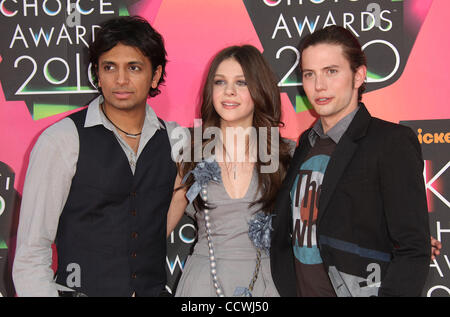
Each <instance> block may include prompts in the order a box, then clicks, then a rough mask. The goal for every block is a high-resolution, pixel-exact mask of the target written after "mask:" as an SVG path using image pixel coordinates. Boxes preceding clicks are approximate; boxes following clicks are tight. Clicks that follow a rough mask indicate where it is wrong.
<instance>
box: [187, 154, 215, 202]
mask: <svg viewBox="0 0 450 317" xmlns="http://www.w3.org/2000/svg"><path fill="white" fill-rule="evenodd" d="M191 173H192V175H193V176H194V180H195V181H194V183H193V184H192V186H191V187H190V188H189V190H188V191H187V193H186V198H187V199H188V200H189V202H190V203H192V201H193V200H194V199H195V197H197V195H198V194H199V193H200V191H201V190H202V187H204V186H206V185H207V184H208V183H209V182H210V181H213V182H216V183H220V182H221V181H222V175H221V171H220V166H219V164H217V162H216V161H215V160H214V158H213V157H210V158H207V159H204V160H203V161H201V162H200V163H198V164H197V166H195V168H194V169H193V170H192V171H190V172H189V173H187V174H186V175H185V176H184V178H183V184H184V183H185V182H186V180H187V178H188V177H189V175H190V174H191Z"/></svg>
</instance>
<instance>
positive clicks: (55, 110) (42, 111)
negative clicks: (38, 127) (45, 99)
mask: <svg viewBox="0 0 450 317" xmlns="http://www.w3.org/2000/svg"><path fill="white" fill-rule="evenodd" d="M78 108H79V107H78V106H70V105H48V104H39V103H35V104H34V105H33V120H39V119H43V118H48V117H51V116H54V115H57V114H60V113H64V112H67V111H70V110H74V109H78Z"/></svg>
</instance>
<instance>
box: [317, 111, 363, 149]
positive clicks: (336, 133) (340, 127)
mask: <svg viewBox="0 0 450 317" xmlns="http://www.w3.org/2000/svg"><path fill="white" fill-rule="evenodd" d="M358 110H359V107H357V108H356V109H355V110H353V111H352V112H350V113H349V114H348V115H346V116H345V117H344V118H342V119H341V120H339V121H338V123H336V124H335V125H334V127H332V128H331V129H330V130H329V131H328V132H327V133H326V134H325V133H324V132H323V127H322V121H321V120H320V119H319V120H317V121H316V123H315V124H314V125H313V127H312V129H311V131H310V132H309V135H308V139H309V143H310V144H311V146H314V144H315V143H316V139H317V138H318V137H319V138H322V139H324V138H330V139H331V140H333V142H334V143H336V144H338V143H339V140H340V139H341V138H342V136H343V135H344V133H345V131H347V129H348V127H349V125H350V123H351V122H352V121H353V118H354V117H355V115H356V113H357V112H358Z"/></svg>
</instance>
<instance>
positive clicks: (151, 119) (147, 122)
mask: <svg viewBox="0 0 450 317" xmlns="http://www.w3.org/2000/svg"><path fill="white" fill-rule="evenodd" d="M103 101H104V99H103V96H102V95H100V96H98V97H97V98H95V99H94V100H92V101H91V103H90V104H89V107H88V110H87V114H86V120H85V121H84V127H85V128H88V127H93V126H96V125H103V126H104V127H105V128H106V129H108V130H111V131H113V132H114V134H115V135H116V137H118V138H119V140H121V141H123V143H125V144H126V145H127V146H128V144H127V143H126V142H125V141H124V140H123V139H122V137H121V136H120V134H119V133H118V132H117V130H116V128H115V127H114V126H113V125H112V124H111V122H109V120H108V119H106V117H105V114H104V113H103V111H102V110H101V107H100V105H101V104H102V103H103ZM159 129H165V128H164V125H162V123H161V122H160V121H159V120H158V117H157V116H156V113H155V111H154V110H153V109H152V108H151V107H150V106H149V105H147V107H145V119H144V125H143V126H142V134H141V139H140V141H139V149H138V153H137V156H139V154H140V152H141V151H142V149H143V148H144V146H145V144H147V142H148V141H149V140H150V139H151V138H152V136H153V135H154V134H155V132H156V131H157V130H159ZM130 150H131V148H130Z"/></svg>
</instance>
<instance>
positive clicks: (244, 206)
mask: <svg viewBox="0 0 450 317" xmlns="http://www.w3.org/2000/svg"><path fill="white" fill-rule="evenodd" d="M257 187H258V175H257V173H256V168H255V169H254V170H253V176H252V179H251V182H250V185H249V187H248V190H247V193H246V194H245V196H244V197H243V198H239V199H232V198H231V197H230V196H229V195H228V193H227V191H226V190H225V187H224V186H223V183H222V182H220V183H214V182H209V184H208V187H207V189H208V203H212V204H213V205H214V206H215V207H216V208H214V209H211V211H210V223H211V231H212V235H211V236H212V241H213V244H214V253H215V256H216V262H217V267H216V269H217V276H218V280H219V282H220V284H221V286H222V289H223V292H224V295H225V296H228V297H229V296H233V294H234V292H235V289H236V287H244V288H245V287H247V288H248V287H249V284H250V282H251V280H252V278H253V274H254V271H255V266H256V248H255V247H254V245H253V243H252V242H251V241H250V238H249V237H248V227H249V222H250V220H251V219H252V217H253V216H254V214H255V212H256V211H257V210H258V209H259V208H258V206H257V205H255V206H253V207H249V204H250V203H252V202H254V201H256V200H257V199H258V198H259V195H260V194H259V192H257ZM190 216H192V217H193V218H194V219H195V220H196V222H197V226H198V241H197V243H196V245H195V247H194V250H193V253H192V255H191V256H189V257H188V259H187V261H186V265H185V267H184V270H183V274H182V275H181V279H180V281H179V283H178V287H177V290H176V294H175V296H181V297H198V296H204V297H210V296H213V297H214V296H216V290H215V288H214V285H213V281H212V278H211V273H210V271H211V269H210V263H209V257H208V254H209V249H208V243H207V238H206V228H205V220H204V216H205V215H204V212H203V211H201V210H197V211H195V212H192V214H191V215H190ZM252 295H253V296H254V297H268V296H271V297H275V296H279V294H278V292H277V290H276V288H275V285H274V283H273V280H272V276H271V273H270V259H269V256H268V255H267V254H266V253H265V252H264V251H262V252H261V267H260V271H259V274H258V278H257V280H256V283H255V284H254V289H253V291H252Z"/></svg>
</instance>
